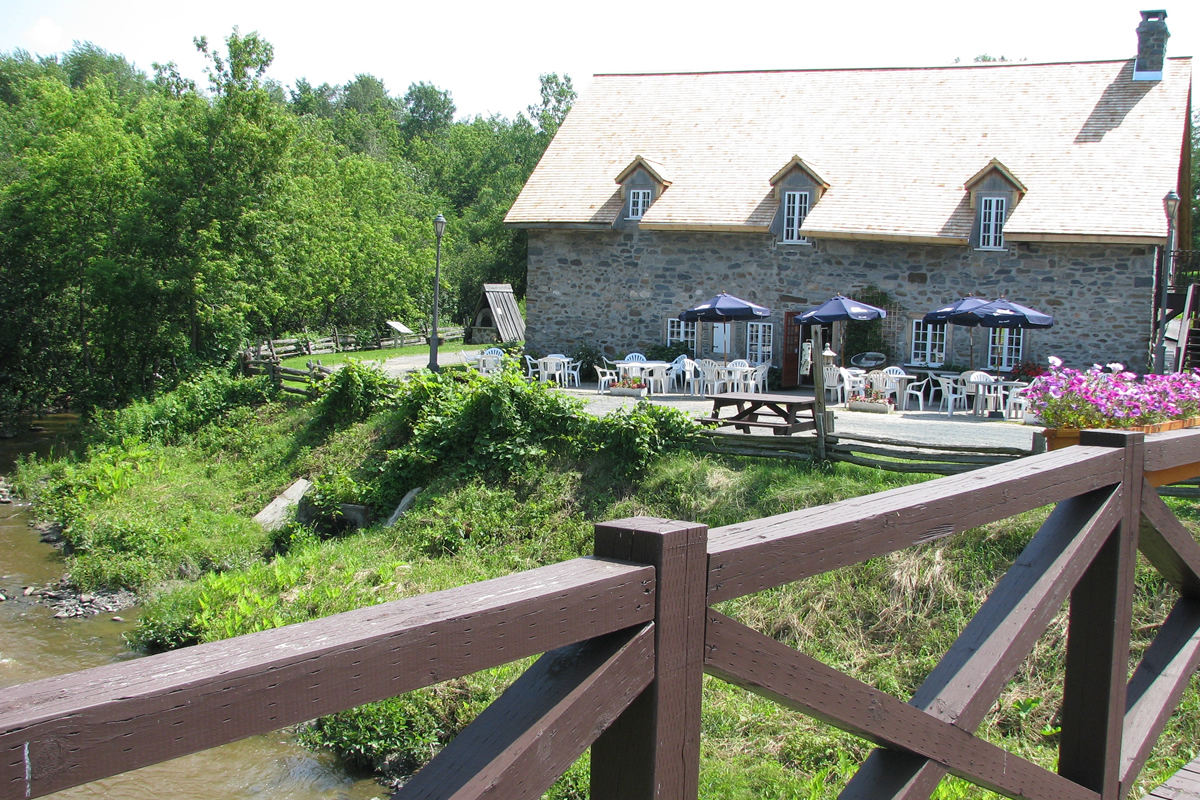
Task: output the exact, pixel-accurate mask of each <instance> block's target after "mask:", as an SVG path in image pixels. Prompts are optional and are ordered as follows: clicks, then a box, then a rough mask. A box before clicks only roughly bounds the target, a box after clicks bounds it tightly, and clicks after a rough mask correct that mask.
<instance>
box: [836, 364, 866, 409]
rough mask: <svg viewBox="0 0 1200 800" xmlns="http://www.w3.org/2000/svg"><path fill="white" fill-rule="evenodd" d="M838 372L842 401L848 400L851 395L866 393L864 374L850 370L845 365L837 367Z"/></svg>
mask: <svg viewBox="0 0 1200 800" xmlns="http://www.w3.org/2000/svg"><path fill="white" fill-rule="evenodd" d="M838 374H839V375H841V376H842V402H845V401H846V400H849V399H850V398H851V397H852V396H853V395H856V394H866V393H867V376H866V375H865V374H863V373H855V372H851V371H850V370H848V369H846V368H845V367H841V368H839V369H838Z"/></svg>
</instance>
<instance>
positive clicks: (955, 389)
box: [937, 375, 967, 417]
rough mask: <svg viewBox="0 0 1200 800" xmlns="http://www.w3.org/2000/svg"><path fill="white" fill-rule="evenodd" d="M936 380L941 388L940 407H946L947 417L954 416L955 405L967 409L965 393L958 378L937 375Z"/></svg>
mask: <svg viewBox="0 0 1200 800" xmlns="http://www.w3.org/2000/svg"><path fill="white" fill-rule="evenodd" d="M937 382H938V386H940V387H941V389H942V407H943V408H945V409H946V416H947V417H952V416H954V407H955V406H961V407H962V410H963V411H966V410H967V393H966V391H965V389H964V386H963V384H962V383H960V382H959V379H958V378H955V377H952V376H947V375H938V376H937ZM939 410H940V409H939Z"/></svg>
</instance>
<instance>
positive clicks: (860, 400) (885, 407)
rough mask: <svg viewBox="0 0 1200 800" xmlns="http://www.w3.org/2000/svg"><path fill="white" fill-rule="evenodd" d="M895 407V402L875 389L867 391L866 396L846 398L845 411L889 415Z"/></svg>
mask: <svg viewBox="0 0 1200 800" xmlns="http://www.w3.org/2000/svg"><path fill="white" fill-rule="evenodd" d="M895 406H896V401H895V400H893V399H892V398H891V397H889V396H888V395H885V394H884V393H883V392H881V391H878V390H877V389H868V390H867V393H866V394H852V395H850V396H849V397H847V398H846V410H848V411H865V412H867V413H868V414H890V413H892V410H893V409H894V408H895Z"/></svg>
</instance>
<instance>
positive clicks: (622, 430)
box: [577, 400, 696, 478]
mask: <svg viewBox="0 0 1200 800" xmlns="http://www.w3.org/2000/svg"><path fill="white" fill-rule="evenodd" d="M581 427H582V430H581V432H580V435H579V437H578V439H577V442H578V444H579V445H580V447H581V449H582V450H583V451H584V452H585V453H586V452H588V451H592V452H595V453H598V454H600V455H602V456H603V457H604V458H605V459H606V461H607V462H608V466H609V467H610V468H611V469H612V470H613V472H614V473H615V474H617V475H618V476H621V477H624V478H632V477H636V476H639V475H641V474H642V473H644V472H645V471H646V469H647V467H649V466H650V464H652V463H653V462H654V460H655V459H657V458H658V457H659V456H660V455H662V454H663V453H665V452H667V451H669V450H673V449H678V448H680V447H682V446H684V445H685V444H686V443H687V442H688V441H689V440H690V439H691V437H692V436H693V435H694V434H695V432H696V426H695V425H694V424H693V423H692V420H691V418H690V417H688V415H687V414H685V413H683V412H682V411H680V410H679V409H677V408H670V407H668V406H659V405H654V404H653V403H648V402H646V401H644V400H643V401H641V402H639V403H638V404H637V405H635V406H633V407H632V408H630V407H622V408H619V409H617V410H615V411H613V412H611V413H609V414H606V415H605V416H603V417H598V418H597V417H591V416H587V417H585V418H584V419H583V421H582V426H581Z"/></svg>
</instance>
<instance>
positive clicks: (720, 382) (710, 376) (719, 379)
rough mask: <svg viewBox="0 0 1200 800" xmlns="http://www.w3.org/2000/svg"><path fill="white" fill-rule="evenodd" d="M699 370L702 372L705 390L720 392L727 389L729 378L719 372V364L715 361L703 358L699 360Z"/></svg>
mask: <svg viewBox="0 0 1200 800" xmlns="http://www.w3.org/2000/svg"><path fill="white" fill-rule="evenodd" d="M706 362H707V363H706ZM700 371H701V372H702V373H704V388H705V390H706V391H709V392H717V393H720V392H723V391H728V390H729V379H728V378H726V377H725V376H724V375H722V374H721V365H720V364H718V363H717V362H715V361H709V360H708V359H705V361H702V362H700Z"/></svg>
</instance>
